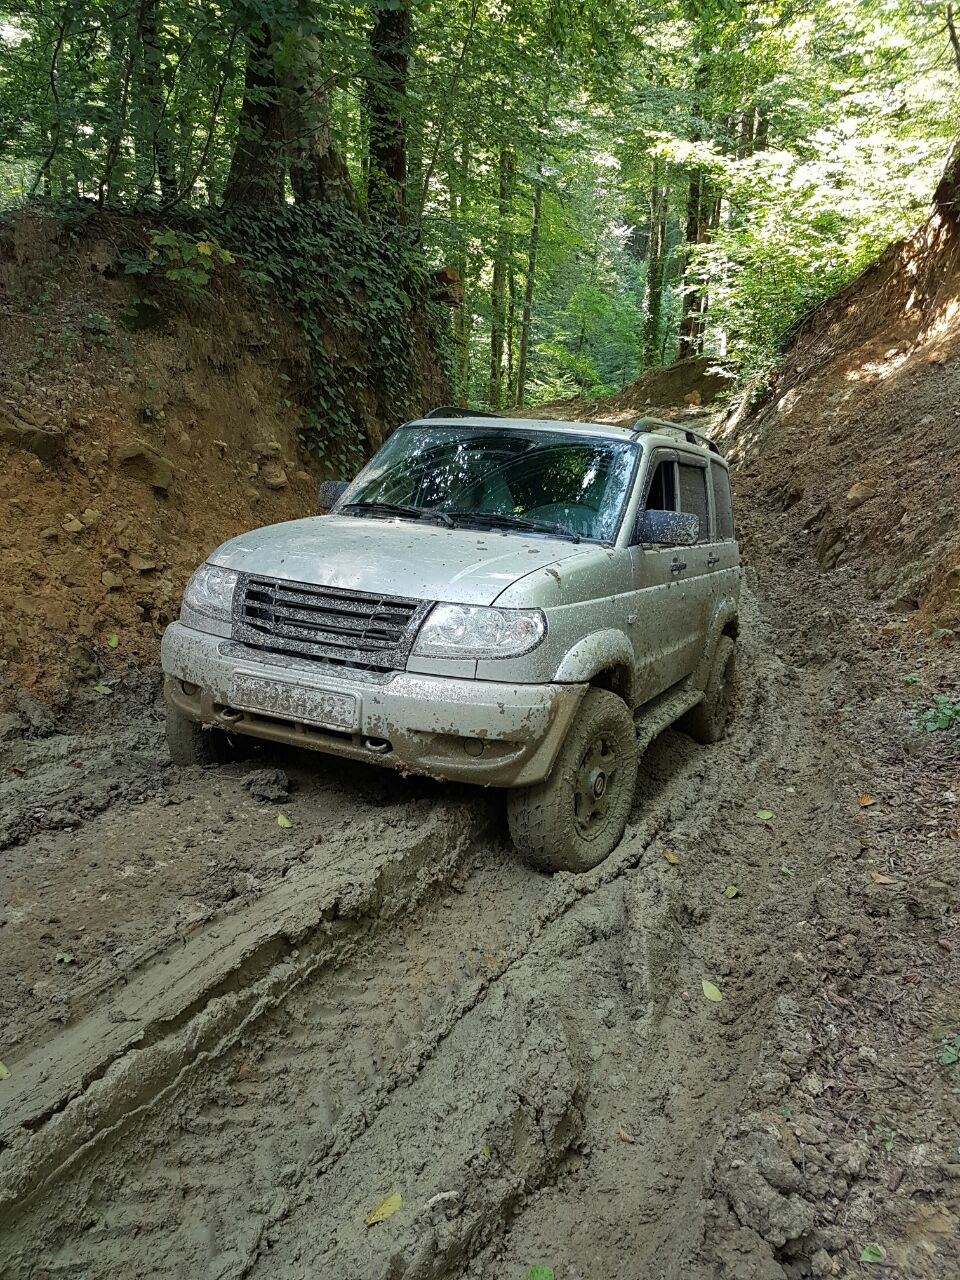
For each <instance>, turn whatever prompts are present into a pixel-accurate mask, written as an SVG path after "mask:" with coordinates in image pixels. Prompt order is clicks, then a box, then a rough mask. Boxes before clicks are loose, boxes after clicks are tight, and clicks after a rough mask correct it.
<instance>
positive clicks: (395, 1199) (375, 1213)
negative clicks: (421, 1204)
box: [364, 1191, 403, 1227]
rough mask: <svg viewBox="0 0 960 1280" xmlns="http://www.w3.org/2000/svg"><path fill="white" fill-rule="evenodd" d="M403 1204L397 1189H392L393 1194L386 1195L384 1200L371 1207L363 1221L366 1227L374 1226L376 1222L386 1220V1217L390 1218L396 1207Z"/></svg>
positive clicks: (398, 1207) (400, 1206)
mask: <svg viewBox="0 0 960 1280" xmlns="http://www.w3.org/2000/svg"><path fill="white" fill-rule="evenodd" d="M402 1206H403V1198H402V1196H401V1195H400V1192H399V1191H394V1193H393V1195H391V1196H387V1198H386V1200H381V1201H380V1203H379V1204H378V1205H377V1207H376V1208H375V1209H371V1210H370V1212H369V1213H368V1214H367V1216H366V1217H365V1218H364V1222H365V1223H366V1224H367V1226H368V1227H372V1226H374V1225H375V1224H376V1223H378V1222H386V1220H387V1218H392V1217H393V1215H394V1214H395V1213H396V1212H397V1210H398V1209H400V1208H402Z"/></svg>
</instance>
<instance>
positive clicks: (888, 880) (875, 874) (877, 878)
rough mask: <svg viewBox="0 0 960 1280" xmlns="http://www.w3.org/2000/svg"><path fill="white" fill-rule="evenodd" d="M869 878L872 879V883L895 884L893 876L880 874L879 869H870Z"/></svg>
mask: <svg viewBox="0 0 960 1280" xmlns="http://www.w3.org/2000/svg"><path fill="white" fill-rule="evenodd" d="M870 879H871V880H872V881H873V883H874V884H896V883H897V882H896V880H894V878H893V876H885V875H882V874H881V872H879V871H871V872H870Z"/></svg>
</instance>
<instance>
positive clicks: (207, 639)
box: [160, 622, 586, 787]
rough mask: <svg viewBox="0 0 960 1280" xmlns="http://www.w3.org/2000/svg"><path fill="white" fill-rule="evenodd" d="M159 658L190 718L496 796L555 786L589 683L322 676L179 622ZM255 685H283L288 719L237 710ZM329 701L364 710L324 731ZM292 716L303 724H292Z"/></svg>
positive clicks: (343, 672) (326, 668) (171, 695)
mask: <svg viewBox="0 0 960 1280" xmlns="http://www.w3.org/2000/svg"><path fill="white" fill-rule="evenodd" d="M160 652H161V662H162V664H163V670H164V673H165V676H166V679H165V681H164V693H165V695H166V699H167V702H168V703H169V704H170V705H171V706H172V707H175V708H176V709H177V710H178V711H180V712H181V713H182V714H183V715H185V716H188V717H189V718H190V719H192V720H197V721H200V722H201V723H203V724H208V725H218V726H220V727H221V728H224V729H229V730H230V732H231V733H244V734H249V735H251V736H252V737H255V738H263V739H266V740H268V741H271V742H284V743H290V744H292V745H294V746H299V747H307V748H309V749H311V750H313V751H324V752H329V753H331V754H333V755H340V756H348V757H350V758H351V759H356V760H370V761H372V762H374V763H376V764H383V765H390V766H391V767H393V768H396V769H401V770H406V771H408V772H411V773H423V774H428V775H429V776H431V777H437V778H449V779H452V780H455V781H460V782H475V783H481V784H484V785H487V786H497V787H520V786H530V785H531V784H533V783H535V782H542V781H543V779H544V778H546V777H547V776H548V774H549V773H550V770H551V769H552V768H553V763H554V760H555V759H556V756H557V752H558V751H559V749H560V745H561V743H562V742H563V740H564V738H565V737H566V734H567V730H568V728H569V727H570V723H571V721H572V720H573V717H574V716H575V715H576V712H577V708H578V707H579V705H580V702H581V699H582V698H583V695H584V693H585V692H586V685H581V684H502V683H499V682H494V681H489V680H462V679H452V678H450V677H447V676H430V675H418V674H412V673H409V672H402V671H400V672H388V673H387V674H385V675H381V674H379V673H372V672H363V671H356V670H352V669H348V668H344V667H337V666H334V665H332V664H330V665H323V666H321V665H319V664H317V663H315V662H311V661H309V660H306V659H300V658H292V657H287V656H282V655H280V654H272V653H264V652H262V651H260V650H257V649H253V648H249V647H248V646H246V645H241V644H238V643H237V642H236V641H233V640H227V639H224V638H222V637H220V636H215V635H209V634H208V633H206V632H203V631H195V630H193V629H192V628H190V627H185V626H184V625H183V624H182V623H179V622H174V623H171V625H170V626H169V627H168V628H167V630H166V631H165V633H164V636H163V642H162V645H161V651H160ZM238 677H240V681H239V682H238ZM250 678H254V679H257V680H260V681H268V682H269V683H270V684H272V685H282V686H285V688H284V695H285V696H284V698H283V705H284V706H285V707H286V708H287V709H286V710H285V711H284V712H283V713H280V714H278V713H277V712H275V711H274V710H269V711H267V710H263V709H257V708H253V707H251V706H249V705H247V706H241V705H238V701H240V702H243V701H244V700H246V701H248V702H249V698H248V696H247V697H246V698H245V695H244V694H243V692H242V691H240V687H241V685H242V687H243V688H247V689H248V688H249V681H250ZM185 685H186V686H187V688H184V686H185ZM330 694H345V695H348V696H349V697H352V698H353V699H354V700H355V702H354V705H355V718H354V720H353V723H352V725H351V726H350V727H341V728H336V729H334V728H326V727H322V726H321V725H319V724H317V723H316V722H317V721H318V720H322V719H323V716H324V714H325V713H324V711H323V710H322V708H323V706H324V704H325V703H327V705H328V699H329V695H330ZM291 706H295V707H296V714H297V715H298V716H302V719H299V718H297V719H295V718H293V714H292V713H291V712H290V710H289V708H290V707H291Z"/></svg>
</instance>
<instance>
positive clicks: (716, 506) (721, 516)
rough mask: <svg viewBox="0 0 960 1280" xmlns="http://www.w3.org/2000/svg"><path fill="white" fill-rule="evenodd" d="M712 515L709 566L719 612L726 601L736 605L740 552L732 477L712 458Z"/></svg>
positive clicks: (715, 603)
mask: <svg viewBox="0 0 960 1280" xmlns="http://www.w3.org/2000/svg"><path fill="white" fill-rule="evenodd" d="M710 512H711V518H712V521H713V541H712V542H711V544H710V547H709V552H710V554H709V557H708V561H707V567H708V568H709V570H710V574H711V590H712V596H713V608H714V610H715V611H716V610H719V609H721V608H722V607H723V605H724V602H725V601H730V600H732V601H733V602H734V603H735V602H736V600H737V598H738V596H739V593H740V551H739V548H738V547H737V542H736V530H735V529H734V524H733V494H732V493H731V491H730V475H729V472H728V470H727V467H726V465H725V464H724V462H723V461H721V459H720V458H717V457H712V458H711V459H710Z"/></svg>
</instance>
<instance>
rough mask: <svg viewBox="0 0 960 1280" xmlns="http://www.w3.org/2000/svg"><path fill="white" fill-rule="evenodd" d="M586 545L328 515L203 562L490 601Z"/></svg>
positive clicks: (350, 586) (249, 536) (360, 587)
mask: <svg viewBox="0 0 960 1280" xmlns="http://www.w3.org/2000/svg"><path fill="white" fill-rule="evenodd" d="M593 549H594V548H593V546H592V545H591V544H587V546H580V545H578V544H577V543H575V542H564V541H562V540H560V539H557V538H550V537H529V536H526V535H524V534H521V533H502V532H500V531H499V530H496V531H495V530H482V531H479V532H478V531H477V530H475V529H444V528H442V527H438V526H437V525H433V524H427V523H422V524H419V523H418V524H414V523H413V522H412V521H409V520H400V519H397V520H382V519H371V518H368V517H362V518H358V517H353V516H337V515H329V516H313V517H310V518H309V519H306V520H290V521H288V522H286V523H284V524H271V525H266V526H265V527H264V528H262V529H253V530H251V531H250V532H249V533H244V534H241V535H240V537H239V538H233V539H232V540H231V541H230V542H225V543H224V544H223V546H222V547H219V548H218V549H217V550H216V551H215V552H214V554H213V555H212V556H211V557H210V560H211V562H212V563H213V564H219V565H223V566H224V567H225V568H228V569H236V570H238V571H240V572H241V573H256V574H264V575H265V576H266V577H270V578H286V579H288V580H290V581H294V582H310V583H314V584H316V585H318V586H325V587H340V588H342V589H343V590H350V591H367V592H370V593H372V594H378V595H379V594H383V595H394V596H407V597H409V598H411V599H418V600H446V601H449V602H450V603H452V604H492V603H493V602H494V600H496V598H497V596H498V595H500V593H501V592H502V591H504V590H505V589H506V588H507V587H509V586H510V585H511V584H512V583H514V582H516V581H517V579H518V578H522V577H525V576H526V575H527V574H528V573H532V572H533V571H534V570H535V569H543V568H545V567H546V566H547V565H551V564H556V563H558V562H559V561H561V560H568V559H570V558H572V557H574V556H579V555H584V554H586V553H587V552H588V551H591V550H593Z"/></svg>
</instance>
